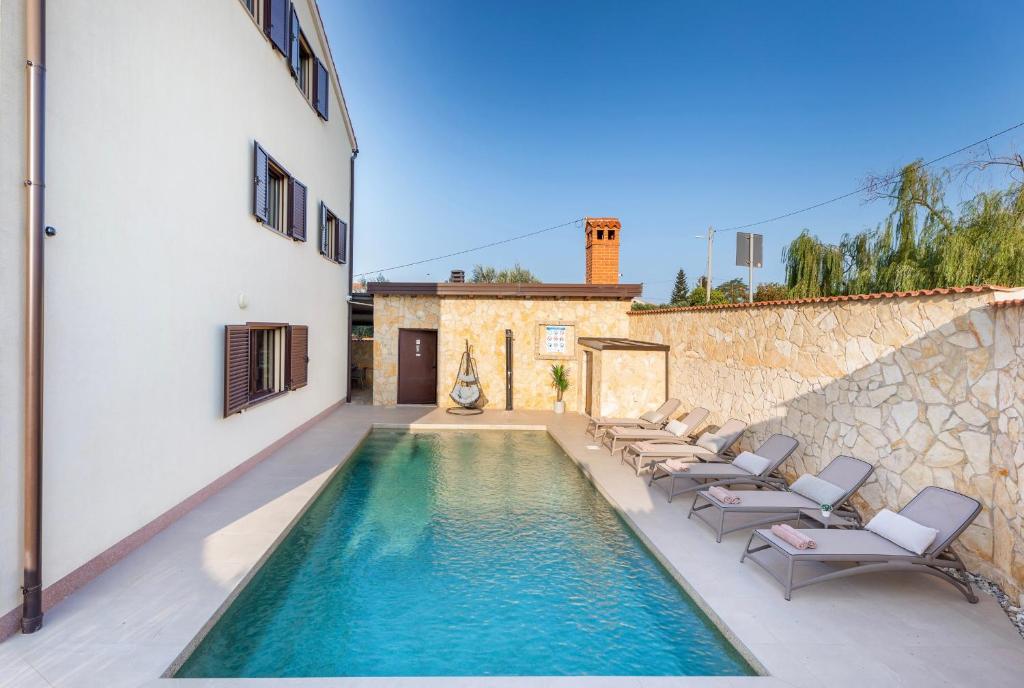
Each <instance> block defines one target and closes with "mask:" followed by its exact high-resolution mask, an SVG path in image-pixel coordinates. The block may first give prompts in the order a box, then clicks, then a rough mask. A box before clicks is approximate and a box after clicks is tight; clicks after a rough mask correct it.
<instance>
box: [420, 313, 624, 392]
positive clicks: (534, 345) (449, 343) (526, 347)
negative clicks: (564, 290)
mask: <svg viewBox="0 0 1024 688" xmlns="http://www.w3.org/2000/svg"><path fill="white" fill-rule="evenodd" d="M628 310H629V302H628V301H625V302H624V301H615V300H603V299H589V300H580V301H571V300H568V299H541V298H534V299H487V298H450V297H448V298H443V299H441V322H442V325H441V330H440V332H439V334H438V347H437V348H438V361H437V370H438V396H437V398H438V402H439V403H440V405H441V406H453V405H454V404H453V403H452V401H451V399H449V398H448V392H449V391H450V390H451V387H452V383H453V382H454V380H455V375H456V373H457V369H458V366H459V357H460V356H461V354H462V352H463V351H464V350H465V346H466V340H469V343H470V345H472V347H473V354H474V356H475V357H476V362H477V366H478V373H479V375H480V381H481V384H482V386H483V391H484V395H485V396H486V397H487V406H486V408H498V409H504V408H505V329H506V328H509V329H511V330H512V334H513V336H514V337H515V342H514V344H513V352H514V357H513V366H512V370H513V397H514V405H515V408H517V409H544V410H550V409H551V408H552V407H553V406H554V403H555V390H554V389H553V388H552V387H551V377H550V373H549V371H550V369H551V366H552V365H553V364H555V363H564V364H565V366H566V367H567V368H568V369H569V381H570V385H571V386H570V388H569V390H568V391H567V392H566V394H565V397H564V401H565V410H566V411H567V412H572V411H582V410H583V402H582V389H583V386H584V379H583V376H582V372H581V371H582V369H583V368H582V366H581V365H580V357H581V352H580V349H581V347H579V346H576V345H575V342H573V347H572V349H573V351H572V353H571V354H570V355H568V356H567V357H566V358H564V359H556V358H548V357H544V356H542V355H541V354H539V353H538V337H539V333H538V327H539V326H540V325H544V324H566V325H569V326H571V327H572V328H573V329H572V332H573V333H574V334H573V339H578V338H579V337H625V336H626V334H627V332H628V330H629V321H628V320H627V319H626V311H628Z"/></svg>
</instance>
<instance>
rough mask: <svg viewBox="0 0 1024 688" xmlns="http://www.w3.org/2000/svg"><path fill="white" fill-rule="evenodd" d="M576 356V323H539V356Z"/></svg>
mask: <svg viewBox="0 0 1024 688" xmlns="http://www.w3.org/2000/svg"><path fill="white" fill-rule="evenodd" d="M575 356H576V326H575V325H573V324H572V323H539V324H538V325H537V357H538V358H573V357H575Z"/></svg>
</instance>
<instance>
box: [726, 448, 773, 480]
mask: <svg viewBox="0 0 1024 688" xmlns="http://www.w3.org/2000/svg"><path fill="white" fill-rule="evenodd" d="M771 463H772V462H771V461H769V460H768V459H766V458H764V457H763V456H758V455H757V454H755V453H753V452H748V451H745V452H740V455H739V456H737V457H736V458H735V459H733V461H732V465H733V466H736V467H737V468H742V469H743V470H745V471H749V472H750V473H752V474H753V475H761V473H762V472H764V469H766V468H768V466H770V465H771Z"/></svg>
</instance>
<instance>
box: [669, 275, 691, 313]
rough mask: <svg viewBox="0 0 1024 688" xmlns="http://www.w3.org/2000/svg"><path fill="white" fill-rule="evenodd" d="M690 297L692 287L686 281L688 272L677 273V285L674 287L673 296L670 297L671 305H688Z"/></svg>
mask: <svg viewBox="0 0 1024 688" xmlns="http://www.w3.org/2000/svg"><path fill="white" fill-rule="evenodd" d="M689 296H690V286H689V284H688V283H687V281H686V270H680V271H679V272H677V273H676V283H675V286H674V287H672V296H670V297H669V300H668V302H669V304H670V305H672V306H683V305H686V303H687V300H688V299H689Z"/></svg>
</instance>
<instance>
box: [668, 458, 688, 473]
mask: <svg viewBox="0 0 1024 688" xmlns="http://www.w3.org/2000/svg"><path fill="white" fill-rule="evenodd" d="M665 468H667V469H669V470H670V471H672V472H673V473H685V472H686V471H688V470H690V464H688V463H687V462H685V461H680V460H679V459H669V460H668V461H666V462H665Z"/></svg>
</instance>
